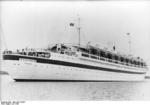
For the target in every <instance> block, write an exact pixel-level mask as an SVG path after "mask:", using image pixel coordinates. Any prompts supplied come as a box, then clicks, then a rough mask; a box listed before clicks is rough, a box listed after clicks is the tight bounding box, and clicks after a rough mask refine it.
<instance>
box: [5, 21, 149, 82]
mask: <svg viewBox="0 0 150 105" xmlns="http://www.w3.org/2000/svg"><path fill="white" fill-rule="evenodd" d="M71 25H72V26H73V24H71ZM77 29H78V32H79V36H80V27H79V26H78V28H77ZM114 50H115V48H114ZM114 50H108V49H106V48H101V47H99V46H95V45H92V44H90V43H87V44H85V45H81V44H80V37H79V43H78V44H73V43H54V44H50V45H49V46H48V47H47V48H43V49H22V50H16V51H10V50H5V51H4V52H3V60H4V62H5V64H6V65H7V70H8V73H9V75H10V76H11V77H12V78H13V79H14V80H16V81H19V80H42V81H45V80H63V81H64V80H65V81H143V80H145V75H146V72H147V71H148V67H147V65H146V62H145V61H144V60H143V59H142V58H140V57H134V56H131V55H125V54H121V53H118V52H116V51H114Z"/></svg>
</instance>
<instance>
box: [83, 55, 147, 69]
mask: <svg viewBox="0 0 150 105" xmlns="http://www.w3.org/2000/svg"><path fill="white" fill-rule="evenodd" d="M81 55H82V56H83V57H87V58H92V59H96V60H102V61H106V62H110V63H115V64H121V65H126V66H132V67H141V68H143V67H145V66H141V65H135V64H131V63H127V62H121V61H119V60H115V59H109V58H105V57H102V56H97V55H93V54H88V53H83V52H82V53H81Z"/></svg>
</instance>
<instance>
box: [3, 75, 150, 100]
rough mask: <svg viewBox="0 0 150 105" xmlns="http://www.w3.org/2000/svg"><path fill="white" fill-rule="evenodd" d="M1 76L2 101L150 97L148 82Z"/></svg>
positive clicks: (139, 98) (149, 83)
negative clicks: (33, 79)
mask: <svg viewBox="0 0 150 105" xmlns="http://www.w3.org/2000/svg"><path fill="white" fill-rule="evenodd" d="M0 76H1V99H2V100H150V79H146V80H145V81H144V82H50V81H49V82H15V81H13V80H12V79H11V77H10V76H9V75H0Z"/></svg>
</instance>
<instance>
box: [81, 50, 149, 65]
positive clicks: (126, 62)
mask: <svg viewBox="0 0 150 105" xmlns="http://www.w3.org/2000/svg"><path fill="white" fill-rule="evenodd" d="M82 56H83V57H90V58H92V59H100V60H106V59H108V61H109V62H115V63H118V61H119V62H122V64H124V63H125V64H126V65H131V64H133V65H137V66H146V65H145V63H143V62H139V61H135V60H131V59H127V58H123V57H114V58H110V57H102V56H96V55H92V54H91V55H89V54H85V53H82ZM116 58H117V59H116Z"/></svg>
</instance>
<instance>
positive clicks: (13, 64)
mask: <svg viewBox="0 0 150 105" xmlns="http://www.w3.org/2000/svg"><path fill="white" fill-rule="evenodd" d="M5 63H6V64H7V70H9V71H8V72H9V74H10V76H11V77H12V78H13V79H15V80H81V81H143V80H144V79H145V73H125V72H114V71H105V70H95V69H86V68H78V67H71V66H62V65H54V64H44V63H36V62H28V61H26V62H24V61H15V60H6V61H5Z"/></svg>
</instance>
